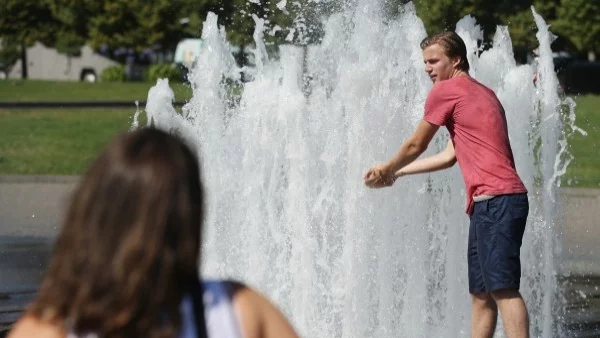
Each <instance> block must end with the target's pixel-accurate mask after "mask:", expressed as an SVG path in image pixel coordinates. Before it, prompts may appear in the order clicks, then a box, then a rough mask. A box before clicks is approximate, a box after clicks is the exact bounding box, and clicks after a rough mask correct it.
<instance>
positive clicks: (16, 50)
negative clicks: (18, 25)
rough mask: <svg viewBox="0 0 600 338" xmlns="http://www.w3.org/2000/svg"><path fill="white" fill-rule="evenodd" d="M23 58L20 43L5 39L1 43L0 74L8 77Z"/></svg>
mask: <svg viewBox="0 0 600 338" xmlns="http://www.w3.org/2000/svg"><path fill="white" fill-rule="evenodd" d="M20 57H21V51H20V46H19V43H18V42H16V41H11V39H9V38H4V39H2V41H0V72H3V73H4V74H6V75H8V73H10V70H11V69H12V67H13V65H14V64H15V62H17V61H18V60H19V58H20Z"/></svg>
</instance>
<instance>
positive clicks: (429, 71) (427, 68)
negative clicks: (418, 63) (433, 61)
mask: <svg viewBox="0 0 600 338" xmlns="http://www.w3.org/2000/svg"><path fill="white" fill-rule="evenodd" d="M425 71H426V72H427V73H431V72H432V71H433V68H431V66H429V65H426V66H425Z"/></svg>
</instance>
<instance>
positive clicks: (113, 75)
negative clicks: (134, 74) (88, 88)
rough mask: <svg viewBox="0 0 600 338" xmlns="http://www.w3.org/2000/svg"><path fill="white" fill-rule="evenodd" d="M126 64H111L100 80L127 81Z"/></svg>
mask: <svg viewBox="0 0 600 338" xmlns="http://www.w3.org/2000/svg"><path fill="white" fill-rule="evenodd" d="M126 79H127V78H126V77H125V66H121V65H118V66H110V67H108V68H105V69H104V70H103V71H102V74H100V80H102V81H104V82H125V80H126Z"/></svg>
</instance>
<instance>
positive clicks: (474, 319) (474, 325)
mask: <svg viewBox="0 0 600 338" xmlns="http://www.w3.org/2000/svg"><path fill="white" fill-rule="evenodd" d="M471 305H472V311H471V337H472V338H491V337H492V336H493V335H494V331H495V330H496V320H497V318H498V307H497V306H496V302H495V301H494V299H493V298H492V296H491V295H490V294H489V293H487V292H481V293H475V294H471Z"/></svg>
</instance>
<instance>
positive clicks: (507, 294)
mask: <svg viewBox="0 0 600 338" xmlns="http://www.w3.org/2000/svg"><path fill="white" fill-rule="evenodd" d="M492 297H493V298H494V300H495V301H496V304H497V305H498V308H499V309H500V314H501V315H502V324H504V331H505V332H506V336H507V337H508V338H529V315H528V314H527V306H525V302H524V301H523V298H522V297H521V294H520V293H519V291H518V290H508V289H505V290H498V291H494V292H492Z"/></svg>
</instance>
